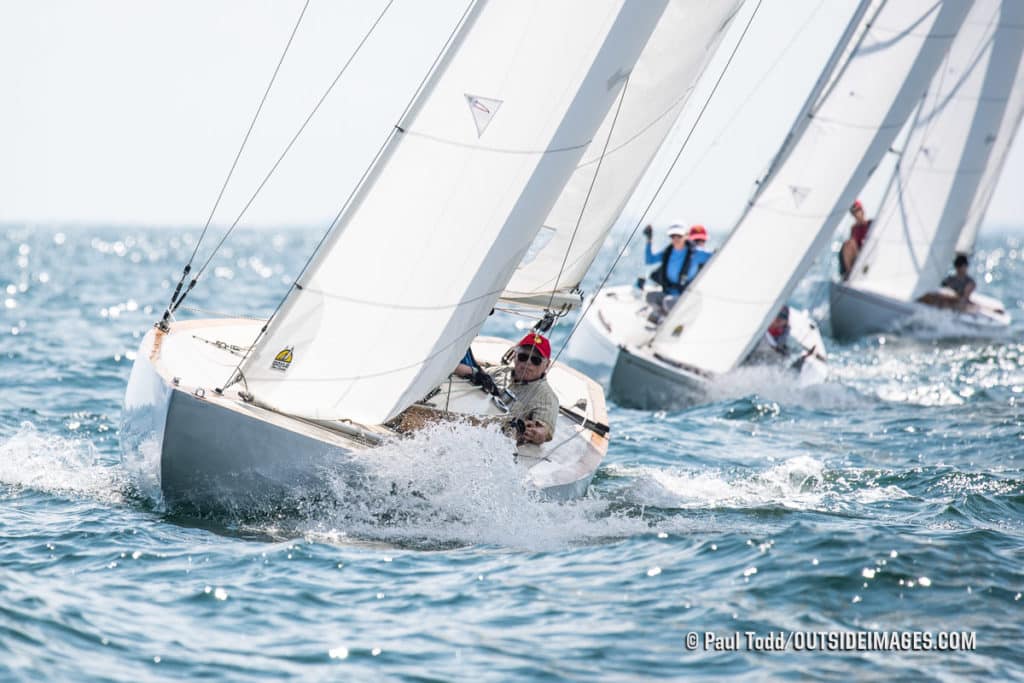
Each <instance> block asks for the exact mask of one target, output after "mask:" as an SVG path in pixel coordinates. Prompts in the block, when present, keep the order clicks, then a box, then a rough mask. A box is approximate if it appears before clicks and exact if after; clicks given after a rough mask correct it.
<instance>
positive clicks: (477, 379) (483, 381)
mask: <svg viewBox="0 0 1024 683" xmlns="http://www.w3.org/2000/svg"><path fill="white" fill-rule="evenodd" d="M469 381H470V382H472V383H473V384H474V385H476V386H478V387H480V388H481V389H483V390H484V391H486V392H487V393H488V394H494V395H497V393H498V387H497V386H495V384H494V378H493V377H491V376H490V375H488V374H487V373H486V372H484V371H483V370H481V369H480V368H477V369H476V371H474V372H473V376H472V377H470V378H469Z"/></svg>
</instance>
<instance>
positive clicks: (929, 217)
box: [829, 0, 1024, 338]
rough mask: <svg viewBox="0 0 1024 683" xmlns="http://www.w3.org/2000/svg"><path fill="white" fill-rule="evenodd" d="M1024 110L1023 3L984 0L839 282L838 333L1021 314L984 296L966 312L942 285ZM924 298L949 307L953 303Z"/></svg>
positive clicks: (977, 327) (987, 323)
mask: <svg viewBox="0 0 1024 683" xmlns="http://www.w3.org/2000/svg"><path fill="white" fill-rule="evenodd" d="M1022 112H1024V5H1022V4H1021V3H1019V2H1012V1H1008V0H977V1H976V2H975V3H974V5H973V7H972V9H971V12H970V14H969V15H968V19H967V21H966V22H965V24H964V27H963V28H962V29H961V30H960V32H959V34H958V35H957V37H956V40H955V41H954V43H953V45H952V47H951V48H950V51H949V54H948V55H947V58H946V61H945V64H944V65H943V68H942V69H941V70H940V71H939V73H937V74H936V75H935V76H934V78H933V79H932V83H931V85H930V86H929V89H928V92H927V94H926V95H925V97H924V99H923V101H922V103H921V105H920V107H919V108H918V111H917V113H916V116H915V117H914V119H912V121H911V123H910V124H908V125H909V132H908V134H907V135H906V141H905V142H904V144H903V145H901V149H900V151H899V158H898V162H897V164H896V167H895V169H894V171H893V175H892V177H891V179H890V181H889V184H888V187H887V189H886V192H885V195H884V197H883V199H882V203H881V206H880V207H879V209H878V213H877V216H876V218H875V219H874V220H873V221H872V225H871V228H870V231H869V232H868V236H867V240H866V241H865V243H864V249H863V250H862V252H861V253H860V254H858V256H857V260H856V261H855V263H854V264H853V268H852V270H851V272H850V274H849V277H848V278H847V280H846V281H843V282H833V283H831V288H830V297H829V298H830V310H831V322H832V332H833V334H834V335H836V336H838V337H848V338H850V337H858V336H861V335H864V334H868V333H871V332H880V331H885V330H890V329H893V328H894V327H897V326H901V325H906V324H915V323H924V324H926V325H927V324H930V323H936V322H938V323H939V324H940V325H941V322H942V320H944V319H946V320H950V321H955V323H956V324H955V326H954V327H953V329H958V330H973V331H981V332H984V331H989V332H993V331H998V330H1000V329H1004V328H1006V326H1007V325H1009V323H1010V316H1009V315H1008V314H1007V312H1006V309H1005V307H1004V306H1003V304H1002V303H1001V302H999V301H998V300H996V299H994V298H992V297H989V296H985V295H983V294H981V293H979V292H974V293H972V294H971V295H970V300H969V303H967V305H966V306H965V307H960V306H954V305H953V304H954V302H956V295H955V293H954V292H952V291H948V292H943V291H941V290H939V284H940V282H941V281H942V279H943V277H944V276H945V275H946V273H947V272H948V271H949V269H950V264H951V263H952V261H953V256H954V253H962V254H965V255H966V254H970V253H971V251H972V250H973V247H974V240H975V238H976V236H977V232H978V227H979V226H980V224H981V221H982V218H983V217H984V215H985V210H986V208H987V206H988V203H989V201H990V199H991V197H992V192H993V190H994V188H995V184H996V181H997V180H998V177H999V171H1000V170H1001V168H1002V166H1003V163H1004V162H1005V160H1006V155H1007V152H1008V150H1009V148H1010V145H1011V143H1012V141H1013V138H1014V135H1015V133H1016V131H1017V129H1018V127H1019V125H1020V120H1021V114H1022ZM922 300H923V301H935V302H938V303H942V302H949V304H950V305H948V306H946V307H943V308H935V307H934V306H932V305H926V304H925V303H922Z"/></svg>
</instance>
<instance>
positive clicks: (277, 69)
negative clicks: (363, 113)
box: [188, 0, 309, 265]
mask: <svg viewBox="0 0 1024 683" xmlns="http://www.w3.org/2000/svg"><path fill="white" fill-rule="evenodd" d="M308 8H309V0H306V3H305V4H304V5H303V6H302V11H301V12H299V18H298V19H297V20H296V21H295V27H294V28H293V29H292V33H291V35H290V36H288V42H287V43H286V44H285V46H284V51H283V52H282V53H281V58H280V59H279V60H278V61H277V66H276V67H274V74H273V75H272V76H271V77H270V82H269V83H267V89H266V91H265V92H264V93H263V99H261V100H260V105H259V106H258V107H256V113H255V114H253V117H252V121H251V122H250V123H249V130H247V131H245V137H244V138H242V144H241V145H239V146H238V153H236V154H235V160H234V161H232V162H231V168H230V169H229V170H228V175H227V177H226V178H224V184H223V185H221V188H220V193H218V194H217V200H216V201H215V202H214V203H213V208H212V209H210V215H209V216H207V217H206V225H204V226H203V231H202V233H200V235H199V240H198V241H197V242H196V246H195V248H194V249H193V250H192V255H191V256H190V257H189V259H188V262H189V265H191V264H192V261H193V259H195V257H196V253H197V252H198V251H199V245H200V244H202V242H203V237H204V236H205V235H206V231H207V230H209V229H210V223H211V222H213V216H214V214H215V213H216V212H217V207H218V206H220V201H221V199H223V198H224V192H225V191H226V190H227V189H228V183H229V182H230V181H231V176H232V175H233V174H234V172H235V168H236V167H237V166H238V160H239V159H241V158H242V151H243V150H244V149H245V145H246V143H248V142H249V136H251V135H252V131H253V128H255V127H256V120H257V119H258V118H259V116H260V112H262V111H263V105H264V104H266V102H267V97H268V96H269V95H270V89H271V87H273V85H274V81H275V80H277V74H278V72H280V71H281V65H282V64H284V58H285V55H287V54H288V49H289V48H290V47H291V46H292V40H294V39H295V34H296V33H297V32H298V30H299V24H301V23H302V17H303V16H305V14H306V10H307V9H308Z"/></svg>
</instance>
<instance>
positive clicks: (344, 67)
mask: <svg viewBox="0 0 1024 683" xmlns="http://www.w3.org/2000/svg"><path fill="white" fill-rule="evenodd" d="M394 1H395V0H388V2H387V4H386V5H385V6H384V9H383V10H381V12H380V14H379V15H378V16H377V18H376V19H375V20H374V22H373V24H371V26H370V28H369V29H368V30H367V31H366V34H365V35H363V37H362V39H361V40H360V41H359V44H358V45H356V48H355V50H353V52H352V54H351V55H349V57H348V59H347V60H346V61H345V63H344V64H343V65H342V67H341V70H340V71H338V75H336V76H335V77H334V80H333V81H331V84H330V85H329V86H327V90H325V91H324V93H323V95H321V96H320V99H319V100H318V101H317V103H316V105H315V106H314V107H313V109H312V111H310V112H309V115H308V116H307V117H306V120H305V121H303V122H302V125H301V126H299V129H298V131H296V133H295V135H294V136H292V139H291V140H290V141H289V142H288V144H287V145H286V146H285V148H284V151H282V152H281V155H280V156H279V157H278V158H277V161H275V162H274V165H273V166H271V167H270V170H269V171H267V174H266V175H265V176H264V177H263V180H262V181H260V184H259V185H258V186H257V187H256V191H255V192H253V193H252V196H251V197H249V201H247V202H246V203H245V206H243V207H242V210H241V211H240V212H239V214H238V216H237V217H236V218H235V220H234V222H232V223H231V226H230V227H229V228H228V229H227V232H225V233H224V235H223V236H222V237H221V238H220V241H219V242H217V245H216V246H215V247H214V248H213V250H212V251H211V252H210V255H209V256H208V257H207V259H206V261H205V262H203V265H202V267H200V269H199V272H198V273H196V276H195V277H194V278H193V279H192V281H191V282H189V285H188V289H186V290H185V293H184V294H182V295H181V299H179V300H178V304H177V305H175V306H174V309H173V310H177V308H178V305H180V304H181V301H182V300H184V299H185V297H186V296H187V295H188V293H189V292H190V291H192V288H193V287H195V285H196V282H198V281H199V278H200V277H202V275H203V273H204V272H206V269H207V267H208V266H209V265H210V262H211V261H213V258H214V256H216V254H217V252H218V251H219V250H220V248H221V247H222V246H224V242H225V241H227V239H228V237H229V236H230V235H231V233H232V232H233V231H234V229H235V228H236V227H238V224H239V223H240V222H241V221H242V217H244V216H245V214H246V212H247V211H248V210H249V207H250V206H252V203H253V202H254V201H256V197H257V196H259V193H260V192H261V191H262V190H263V187H264V186H265V185H266V184H267V182H268V181H269V180H270V177H271V176H272V175H274V172H275V171H276V170H277V168H278V166H280V165H281V162H282V161H284V158H285V156H287V155H288V152H290V151H291V149H292V147H293V146H294V145H295V143H296V142H297V141H298V139H299V136H300V135H302V133H303V131H305V130H306V126H308V125H309V122H310V121H312V120H313V117H314V116H315V115H316V113H317V112H318V111H319V110H320V107H321V106H322V105H323V103H324V101H325V100H326V99H327V96H328V95H330V94H331V91H332V90H333V89H334V86H336V85H337V84H338V81H340V80H341V77H342V76H343V75H345V72H346V71H347V70H348V67H349V66H350V65H351V64H352V62H353V61H354V60H355V58H356V56H358V55H359V53H360V52H361V51H362V48H363V45H365V44H366V41H367V40H369V38H370V36H371V35H372V34H373V32H374V30H376V28H377V25H378V24H380V22H381V20H382V19H383V18H384V15H385V14H387V11H388V10H389V9H390V8H391V5H392V4H394Z"/></svg>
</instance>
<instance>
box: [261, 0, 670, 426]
mask: <svg viewBox="0 0 1024 683" xmlns="http://www.w3.org/2000/svg"><path fill="white" fill-rule="evenodd" d="M665 4H666V2H665V0H662V1H644V2H630V1H628V0H600V1H596V0H562V1H559V2H542V1H539V0H538V1H536V2H525V1H523V0H493V1H490V2H486V1H481V2H478V3H477V4H476V5H475V6H474V7H473V9H472V10H471V12H470V14H469V16H468V17H467V19H466V20H465V23H464V24H463V26H461V27H460V29H459V30H458V33H457V34H456V36H455V37H454V38H453V42H452V44H451V45H450V46H449V48H448V50H447V52H446V53H445V56H444V58H443V59H442V61H441V62H440V63H439V64H438V65H437V67H436V68H435V69H434V71H433V73H432V74H431V76H430V77H429V79H428V80H427V82H426V83H425V85H424V87H423V89H422V90H421V92H420V93H419V95H418V97H417V99H416V101H415V102H414V104H413V105H412V107H411V108H410V111H409V112H408V113H407V115H406V116H405V117H404V118H403V120H402V121H400V122H399V125H398V126H397V133H396V135H395V137H394V138H393V140H392V142H391V143H390V145H389V147H388V148H387V149H386V150H385V152H384V153H383V155H382V157H381V158H380V159H379V160H378V162H377V164H376V165H375V167H374V169H373V170H372V172H371V174H370V176H369V177H368V178H367V180H366V181H365V182H364V183H363V185H362V187H361V188H360V189H359V191H358V192H357V194H356V196H355V198H354V200H353V201H352V202H351V204H350V205H349V206H348V207H347V208H346V210H345V212H344V213H343V214H342V216H341V217H340V219H339V221H338V224H337V225H336V226H335V227H334V229H333V231H332V232H331V234H330V236H329V237H328V238H327V240H325V243H324V244H323V246H322V247H321V248H320V249H319V250H318V252H317V254H316V255H315V257H314V259H313V260H312V262H311V264H310V265H309V267H308V268H307V269H306V271H305V272H304V273H303V275H302V276H301V277H300V278H299V282H298V283H297V286H296V287H295V288H294V289H293V290H292V291H291V293H290V294H289V295H288V297H287V299H286V301H285V303H284V305H283V306H282V307H281V309H280V311H279V312H278V314H277V315H275V316H274V318H273V319H272V320H271V322H270V324H269V327H268V329H267V331H266V333H265V334H264V336H263V337H262V339H261V340H260V341H259V343H258V344H257V346H256V348H255V349H254V350H253V352H252V354H251V355H250V356H249V357H248V358H247V359H246V361H245V362H244V363H243V365H242V367H241V373H242V376H243V377H244V382H245V386H246V388H247V390H248V391H249V392H250V393H251V394H252V395H253V397H254V399H255V400H256V401H258V402H259V403H261V404H264V405H268V406H270V407H272V408H275V409H277V410H280V411H282V412H286V413H290V414H293V415H298V416H302V417H309V418H318V419H352V420H355V421H359V422H364V423H380V422H383V421H386V420H388V419H389V418H391V417H393V416H394V415H396V414H397V413H398V412H400V411H401V410H403V409H404V408H405V407H407V406H408V405H410V404H411V403H413V402H414V401H416V400H418V399H419V398H421V397H423V396H424V395H425V394H426V393H427V392H428V391H430V390H431V389H432V388H434V387H435V386H437V384H438V383H439V382H440V381H441V380H442V379H443V378H444V377H446V376H447V375H448V373H449V372H451V370H452V369H453V368H454V366H455V364H456V362H457V361H458V360H459V358H460V357H461V356H462V355H463V353H464V352H465V350H466V348H467V347H468V345H469V343H470V342H471V341H472V340H473V338H474V337H475V336H476V334H477V333H478V331H479V329H480V327H481V326H482V325H483V323H484V321H485V320H486V319H487V315H488V313H489V312H490V310H491V308H492V307H493V305H494V303H495V301H496V300H497V297H498V295H499V294H500V293H501V291H502V290H503V289H504V287H505V285H506V284H507V283H508V281H509V279H510V278H511V276H512V271H513V269H514V267H515V265H516V264H517V263H519V261H520V260H521V258H522V256H523V254H524V253H525V252H526V249H527V247H528V246H529V245H530V242H531V241H532V240H533V238H534V236H535V235H536V233H537V231H538V230H539V228H540V225H541V223H542V222H543V220H544V218H545V217H546V216H547V215H548V213H549V212H550V210H551V207H552V206H553V204H554V202H555V200H556V199H557V197H558V195H559V193H560V192H561V189H562V187H563V186H564V185H565V183H566V182H567V180H568V178H569V177H570V175H571V174H572V173H573V171H574V169H575V168H576V166H577V164H578V162H579V159H580V157H581V155H582V154H583V152H584V150H585V149H586V147H587V145H588V144H589V143H590V141H591V139H592V138H593V136H594V133H595V131H596V130H597V128H598V126H600V124H601V122H602V121H603V120H604V118H605V115H606V113H607V112H608V110H609V108H610V107H611V105H612V104H613V103H614V102H615V101H616V99H617V98H618V96H619V93H620V91H621V88H622V87H623V84H624V83H625V82H626V80H627V77H628V76H629V73H630V71H631V70H632V68H633V66H634V64H635V62H636V60H637V58H638V57H639V55H640V52H641V51H642V49H643V47H644V45H645V44H646V42H647V40H648V38H649V36H650V35H651V32H652V31H653V30H654V28H655V26H656V24H657V22H658V20H659V18H660V17H661V14H662V11H663V10H664V8H665Z"/></svg>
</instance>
